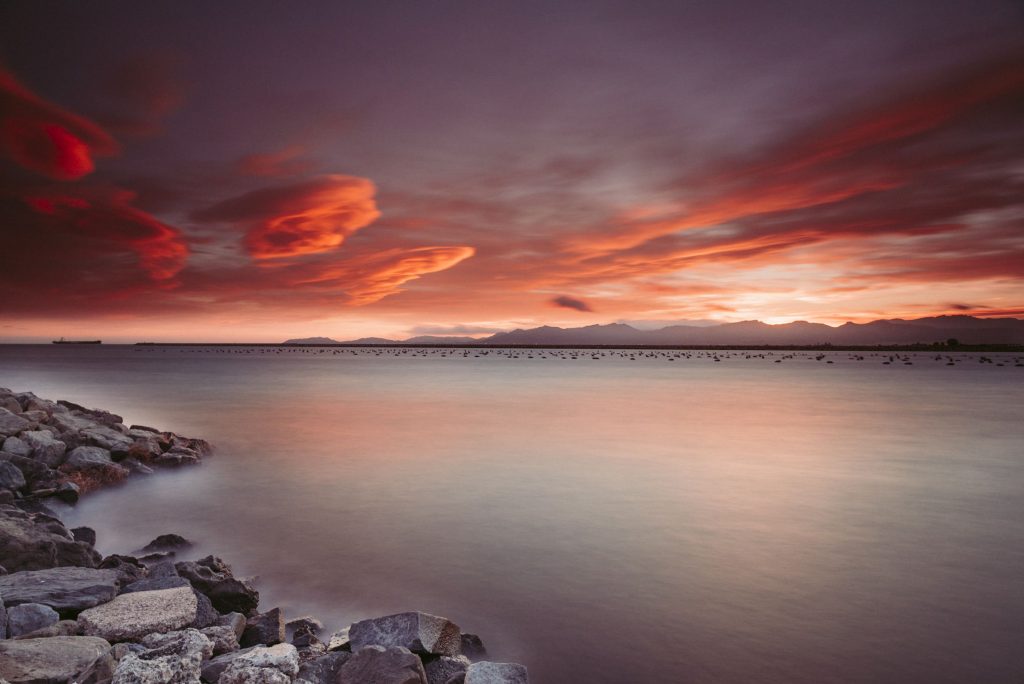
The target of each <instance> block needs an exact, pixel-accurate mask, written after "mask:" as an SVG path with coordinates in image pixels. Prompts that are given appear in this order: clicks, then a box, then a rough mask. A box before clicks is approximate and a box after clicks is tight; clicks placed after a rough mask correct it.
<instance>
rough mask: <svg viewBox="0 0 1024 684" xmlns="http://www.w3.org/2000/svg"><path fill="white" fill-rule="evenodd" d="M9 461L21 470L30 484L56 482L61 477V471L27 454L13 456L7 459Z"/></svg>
mask: <svg viewBox="0 0 1024 684" xmlns="http://www.w3.org/2000/svg"><path fill="white" fill-rule="evenodd" d="M7 462H8V463H10V464H11V465H13V466H15V467H16V468H17V469H18V470H20V471H21V474H22V475H24V476H25V480H26V481H27V482H28V483H29V485H34V484H36V483H38V482H56V481H57V480H58V479H59V477H60V473H58V472H57V471H56V470H54V469H53V468H51V467H49V466H48V465H46V464H45V463H40V462H39V461H36V460H33V459H31V458H27V457H25V456H12V457H10V458H8V459H7Z"/></svg>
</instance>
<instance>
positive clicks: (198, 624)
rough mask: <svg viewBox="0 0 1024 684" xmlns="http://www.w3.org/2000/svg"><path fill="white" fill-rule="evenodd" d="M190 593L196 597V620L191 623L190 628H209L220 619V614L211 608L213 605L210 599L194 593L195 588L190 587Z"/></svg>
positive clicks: (196, 592)
mask: <svg viewBox="0 0 1024 684" xmlns="http://www.w3.org/2000/svg"><path fill="white" fill-rule="evenodd" d="M192 593H194V594H195V595H196V604H197V605H196V619H195V620H193V621H192V627H195V628H196V629H203V628H204V627H210V626H213V625H216V624H217V621H218V620H219V619H220V613H218V612H217V611H216V609H215V608H214V607H213V603H212V602H211V601H210V597H209V596H207V595H206V594H201V593H199V592H198V591H196V588H195V587H192Z"/></svg>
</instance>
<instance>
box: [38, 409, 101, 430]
mask: <svg viewBox="0 0 1024 684" xmlns="http://www.w3.org/2000/svg"><path fill="white" fill-rule="evenodd" d="M49 422H50V425H52V426H53V427H55V428H57V429H58V430H60V431H61V433H65V434H77V433H79V432H80V431H82V430H85V429H88V428H91V427H96V423H95V422H93V421H91V420H89V419H88V418H84V417H82V416H78V415H75V414H73V413H56V412H54V414H53V415H51V416H50V421H49Z"/></svg>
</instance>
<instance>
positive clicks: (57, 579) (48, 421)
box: [0, 388, 527, 684]
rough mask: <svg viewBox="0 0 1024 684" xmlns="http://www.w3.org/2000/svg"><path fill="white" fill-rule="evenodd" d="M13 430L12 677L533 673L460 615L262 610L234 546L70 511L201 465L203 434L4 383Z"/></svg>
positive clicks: (236, 680)
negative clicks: (123, 526) (132, 539)
mask: <svg viewBox="0 0 1024 684" xmlns="http://www.w3.org/2000/svg"><path fill="white" fill-rule="evenodd" d="M0 442H2V448H0V684H5V683H6V684H65V683H70V682H75V683H77V684H106V683H108V682H113V683H115V684H193V683H195V684H198V683H199V682H207V683H208V684H216V683H219V684H286V683H290V682H295V683H297V684H356V683H357V682H367V683H370V682H372V683H374V684H459V683H465V684H519V683H525V682H527V672H526V668H524V667H523V666H522V665H517V664H514V663H497V662H489V661H487V660H486V650H485V649H484V646H483V644H482V642H481V640H480V639H479V637H477V636H475V635H472V634H465V633H463V632H462V631H461V630H460V629H459V627H458V625H456V624H455V623H453V622H452V621H450V620H448V619H446V618H443V617H438V616H436V615H429V614H427V613H420V612H407V613H399V614H397V615H389V616H385V617H379V618H373V619H369V620H361V621H358V622H355V623H353V624H352V625H350V626H349V627H347V628H345V629H343V630H341V631H340V632H337V633H335V634H333V635H330V636H329V637H328V636H326V635H322V634H321V632H322V630H323V626H322V623H321V622H320V621H319V620H318V619H316V618H315V617H311V616H302V617H295V618H293V619H291V620H288V619H287V618H286V616H285V615H284V614H283V613H282V611H281V609H280V608H271V609H269V610H263V611H261V610H260V605H259V592H258V591H257V590H256V588H255V587H254V586H253V584H252V582H251V581H250V580H247V579H245V578H242V577H236V576H235V574H234V572H233V571H232V568H231V566H230V565H228V564H227V563H226V562H224V561H223V560H221V559H220V558H217V557H215V556H206V557H205V558H200V559H197V560H184V559H182V557H183V556H185V555H187V554H188V551H189V549H190V548H191V546H192V544H191V543H190V542H189V541H188V540H186V539H185V538H184V537H181V536H179V535H177V534H165V535H161V536H160V537H157V538H156V539H154V540H153V541H152V542H151V543H150V544H147V545H146V546H145V547H143V548H142V549H139V550H137V551H133V552H130V553H125V554H113V555H110V556H106V557H104V556H102V554H100V553H99V552H98V551H97V550H96V548H95V544H96V534H95V532H94V531H93V530H91V529H90V528H87V527H79V528H75V529H70V530H69V529H67V527H66V526H65V525H64V523H63V522H62V521H61V520H60V517H59V514H58V513H57V512H55V510H54V509H55V508H59V507H58V506H56V505H55V504H54V502H60V503H61V504H70V505H74V504H75V503H76V502H77V501H78V498H79V496H81V495H84V494H87V493H88V492H89V491H93V490H96V489H99V488H101V487H104V486H109V485H114V484H119V483H122V482H124V481H125V480H128V479H129V478H131V477H138V476H148V475H151V474H153V473H154V472H155V470H156V469H158V468H164V467H180V466H188V465H195V464H198V463H200V462H201V461H202V459H203V458H204V457H205V456H207V455H209V454H210V453H211V449H210V446H209V444H207V443H206V442H205V441H203V440H200V439H191V438H187V437H181V436H179V435H175V434H174V433H171V432H161V431H159V430H155V429H153V428H148V427H144V426H139V425H132V426H125V425H124V421H123V420H122V419H121V417H120V416H116V415H114V414H112V413H109V412H107V411H101V410H95V409H87V408H85V407H82V406H78V405H77V404H72V403H70V402H65V401H48V400H45V399H40V398H38V397H36V396H35V395H34V394H32V393H30V392H21V393H15V392H12V391H10V390H6V389H2V388H0ZM321 637H323V638H321Z"/></svg>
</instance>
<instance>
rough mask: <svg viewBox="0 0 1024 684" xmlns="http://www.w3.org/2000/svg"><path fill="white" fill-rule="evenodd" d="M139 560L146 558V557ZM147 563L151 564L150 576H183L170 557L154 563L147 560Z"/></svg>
mask: <svg viewBox="0 0 1024 684" xmlns="http://www.w3.org/2000/svg"><path fill="white" fill-rule="evenodd" d="M139 560H144V558H140V559H139ZM146 564H147V565H148V566H149V576H150V577H181V575H179V574H178V569H177V568H176V567H174V561H173V560H171V559H170V557H168V558H164V559H163V560H158V561H156V562H154V563H150V562H146Z"/></svg>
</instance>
